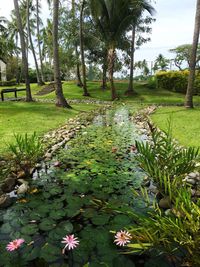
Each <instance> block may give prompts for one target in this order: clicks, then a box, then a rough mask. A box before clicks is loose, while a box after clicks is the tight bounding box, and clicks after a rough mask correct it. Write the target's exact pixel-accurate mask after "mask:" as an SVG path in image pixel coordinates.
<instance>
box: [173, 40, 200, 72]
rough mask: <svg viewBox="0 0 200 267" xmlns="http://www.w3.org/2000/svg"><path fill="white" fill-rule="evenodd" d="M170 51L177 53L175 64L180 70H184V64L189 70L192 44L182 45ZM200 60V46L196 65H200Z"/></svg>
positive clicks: (199, 46)
mask: <svg viewBox="0 0 200 267" xmlns="http://www.w3.org/2000/svg"><path fill="white" fill-rule="evenodd" d="M169 51H170V52H172V53H175V58H174V63H175V66H176V67H177V68H178V69H179V70H183V66H182V65H183V64H184V65H185V67H187V68H188V67H189V65H190V55H191V51H192V45H190V44H184V45H180V46H177V47H176V48H173V49H170V50H169ZM199 60H200V45H198V49H197V58H196V64H198V63H199Z"/></svg>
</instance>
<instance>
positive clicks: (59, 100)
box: [53, 0, 71, 108]
mask: <svg viewBox="0 0 200 267" xmlns="http://www.w3.org/2000/svg"><path fill="white" fill-rule="evenodd" d="M58 12H59V0H53V59H54V82H55V87H56V90H55V93H56V106H58V107H65V108H71V107H70V105H69V104H68V103H67V101H66V99H65V97H64V95H63V90H62V83H61V78H60V64H59V63H60V62H59V52H58V51H59V50H58V48H59V47H58Z"/></svg>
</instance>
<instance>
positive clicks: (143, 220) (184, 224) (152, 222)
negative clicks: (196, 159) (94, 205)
mask: <svg viewBox="0 0 200 267" xmlns="http://www.w3.org/2000/svg"><path fill="white" fill-rule="evenodd" d="M174 193H175V196H176V197H175V202H174V206H173V208H172V209H171V210H170V211H169V212H168V213H164V212H163V211H162V210H161V209H160V208H159V207H158V206H157V205H155V206H154V210H153V211H151V212H150V213H149V214H148V216H141V215H139V216H137V215H136V214H134V219H135V220H136V221H137V225H136V226H132V227H131V228H130V229H129V232H130V233H131V234H132V243H131V244H129V245H128V247H129V248H130V251H131V252H132V253H138V252H139V251H140V252H142V251H143V252H144V251H145V252H146V253H149V252H150V251H151V253H152V252H153V251H154V253H156V254H164V255H166V257H168V258H171V261H173V262H174V264H175V265H176V263H178V264H183V265H184V266H191V267H198V266H199V265H200V253H199V246H200V235H199V233H200V201H197V203H195V202H193V201H192V199H191V193H189V191H188V190H187V189H185V188H182V189H181V188H176V192H174ZM178 266H179V265H178Z"/></svg>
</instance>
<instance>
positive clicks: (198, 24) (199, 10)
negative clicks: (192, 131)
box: [185, 0, 200, 108]
mask: <svg viewBox="0 0 200 267" xmlns="http://www.w3.org/2000/svg"><path fill="white" fill-rule="evenodd" d="M199 33H200V0H197V5H196V15H195V26H194V36H193V45H192V51H191V56H190V65H189V70H190V74H189V78H188V86H187V93H186V97H185V107H186V108H193V87H194V80H195V69H196V57H197V48H198V42H199Z"/></svg>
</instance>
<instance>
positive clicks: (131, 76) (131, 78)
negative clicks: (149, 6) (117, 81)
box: [125, 25, 136, 95]
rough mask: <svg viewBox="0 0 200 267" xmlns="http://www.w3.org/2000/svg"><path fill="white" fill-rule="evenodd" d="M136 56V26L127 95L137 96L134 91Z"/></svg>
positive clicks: (133, 28)
mask: <svg viewBox="0 0 200 267" xmlns="http://www.w3.org/2000/svg"><path fill="white" fill-rule="evenodd" d="M134 54H135V26H134V25H133V27H132V40H131V65H130V77H129V85H128V90H127V91H126V92H125V95H135V94H136V92H135V91H134V89H133V73H134Z"/></svg>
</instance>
